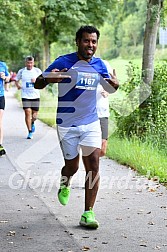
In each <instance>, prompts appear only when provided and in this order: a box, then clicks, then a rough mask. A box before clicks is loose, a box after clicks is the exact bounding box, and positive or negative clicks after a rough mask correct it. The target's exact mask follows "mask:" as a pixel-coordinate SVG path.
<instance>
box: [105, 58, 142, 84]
mask: <svg viewBox="0 0 167 252" xmlns="http://www.w3.org/2000/svg"><path fill="white" fill-rule="evenodd" d="M130 61H131V62H132V63H133V64H135V65H137V66H139V67H141V66H142V60H141V59H135V60H125V59H121V58H116V59H112V60H110V61H109V63H110V65H111V67H112V68H114V69H115V70H116V74H117V78H118V80H119V81H120V84H122V83H124V82H125V81H126V80H127V77H128V76H127V69H128V65H129V62H130Z"/></svg>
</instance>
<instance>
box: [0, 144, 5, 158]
mask: <svg viewBox="0 0 167 252" xmlns="http://www.w3.org/2000/svg"><path fill="white" fill-rule="evenodd" d="M5 154H6V151H5V149H4V147H3V146H2V145H0V156H2V155H5Z"/></svg>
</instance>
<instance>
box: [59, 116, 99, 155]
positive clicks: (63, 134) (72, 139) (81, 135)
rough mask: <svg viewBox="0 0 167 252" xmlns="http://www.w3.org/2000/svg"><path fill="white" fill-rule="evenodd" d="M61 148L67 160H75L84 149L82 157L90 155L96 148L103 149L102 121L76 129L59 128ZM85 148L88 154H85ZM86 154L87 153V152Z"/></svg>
mask: <svg viewBox="0 0 167 252" xmlns="http://www.w3.org/2000/svg"><path fill="white" fill-rule="evenodd" d="M57 133H58V138H59V141H60V147H61V149H62V152H63V156H64V158H65V159H68V160H70V159H73V158H75V157H76V156H77V155H78V154H79V152H80V147H81V148H82V155H83V156H85V155H90V154H91V152H92V151H93V150H94V149H96V148H101V128H100V121H99V120H98V121H95V122H93V123H90V124H87V125H80V126H76V127H61V126H57ZM83 147H87V154H83V149H85V148H83ZM85 153H86V151H85Z"/></svg>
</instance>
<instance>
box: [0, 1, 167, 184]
mask: <svg viewBox="0 0 167 252" xmlns="http://www.w3.org/2000/svg"><path fill="white" fill-rule="evenodd" d="M0 4H1V8H0V14H1V19H0V31H1V32H0V60H4V61H5V62H6V63H7V64H8V67H9V70H10V71H16V72H17V71H18V69H20V68H22V67H23V65H24V58H25V56H27V55H33V56H34V57H35V62H36V66H38V67H40V68H41V69H42V70H44V69H45V68H46V67H47V66H48V65H49V64H50V62H51V61H53V60H54V59H55V58H56V57H57V56H59V55H61V54H65V53H69V52H72V51H75V50H76V48H75V41H74V39H75V32H76V30H77V29H78V28H79V27H80V25H85V24H92V25H95V26H97V28H99V29H100V32H101V37H100V40H99V46H98V51H97V56H100V57H101V58H103V59H105V60H108V61H109V63H110V65H111V67H112V68H115V69H116V72H117V75H118V79H119V80H120V83H121V87H120V88H119V90H118V91H117V92H116V93H115V94H113V95H111V96H110V112H111V113H110V114H111V116H110V138H109V141H108V142H109V143H108V152H107V155H108V156H109V157H110V158H112V159H115V160H117V161H119V162H120V163H122V164H126V165H128V166H130V167H132V168H134V169H136V170H138V171H139V172H140V173H141V174H144V175H147V176H148V177H150V178H154V179H158V180H159V181H160V182H163V183H166V182H167V157H166V156H167V155H166V151H167V130H166V125H167V48H166V45H165V44H162V43H161V44H160V33H159V31H160V30H159V28H160V27H163V29H164V28H165V27H167V11H166V8H167V1H166V0H165V1H163V0H136V1H135V0H103V1H101V0H96V1H93V0H89V1H87V0H64V1H60V0H48V1H44V0H28V1H27V0H25V1H21V0H17V1H14V0H0ZM160 7H163V8H160ZM149 11H150V12H149ZM150 13H151V15H152V16H153V20H152V24H154V23H156V22H157V23H156V27H158V32H157V33H156V32H155V31H154V33H155V34H154V35H155V36H154V37H155V39H156V45H155V48H152V55H151V56H152V61H153V64H154V65H153V71H152V75H153V78H152V79H151V80H150V81H146V83H147V85H148V87H149V89H148V90H150V93H149V96H147V97H146V98H145V99H144V102H142V103H141V102H140V101H139V100H140V97H139V95H140V94H139V92H138V87H139V86H140V85H141V83H143V61H146V60H147V59H146V58H147V56H148V55H147V54H148V53H147V50H146V51H145V53H144V48H147V49H149V48H150V47H151V46H152V44H154V43H151V42H149V41H146V37H147V34H146V28H147V22H148V18H149V15H150ZM159 16H160V22H159ZM149 33H151V31H150V30H149V29H148V35H151V34H149ZM146 45H147V46H148V47H146ZM149 60H150V59H148V63H149ZM145 70H146V69H145ZM146 75H147V74H146ZM148 90H146V91H145V92H148ZM134 91H135V92H134ZM56 95H57V88H56V85H52V86H51V85H49V86H48V88H47V89H45V90H43V91H42V92H41V100H42V103H41V109H40V119H41V120H43V121H44V122H46V123H48V124H49V125H50V126H55V109H56V99H55V96H56ZM122 108H123V110H122Z"/></svg>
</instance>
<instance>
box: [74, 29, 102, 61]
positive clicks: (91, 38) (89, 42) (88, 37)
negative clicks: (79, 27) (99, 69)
mask: <svg viewBox="0 0 167 252" xmlns="http://www.w3.org/2000/svg"><path fill="white" fill-rule="evenodd" d="M97 45H98V40H97V34H96V33H87V32H84V33H83V34H82V38H81V40H77V46H78V57H79V59H81V60H86V61H88V62H89V61H90V60H91V58H92V56H93V55H94V54H95V52H96V49H97Z"/></svg>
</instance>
